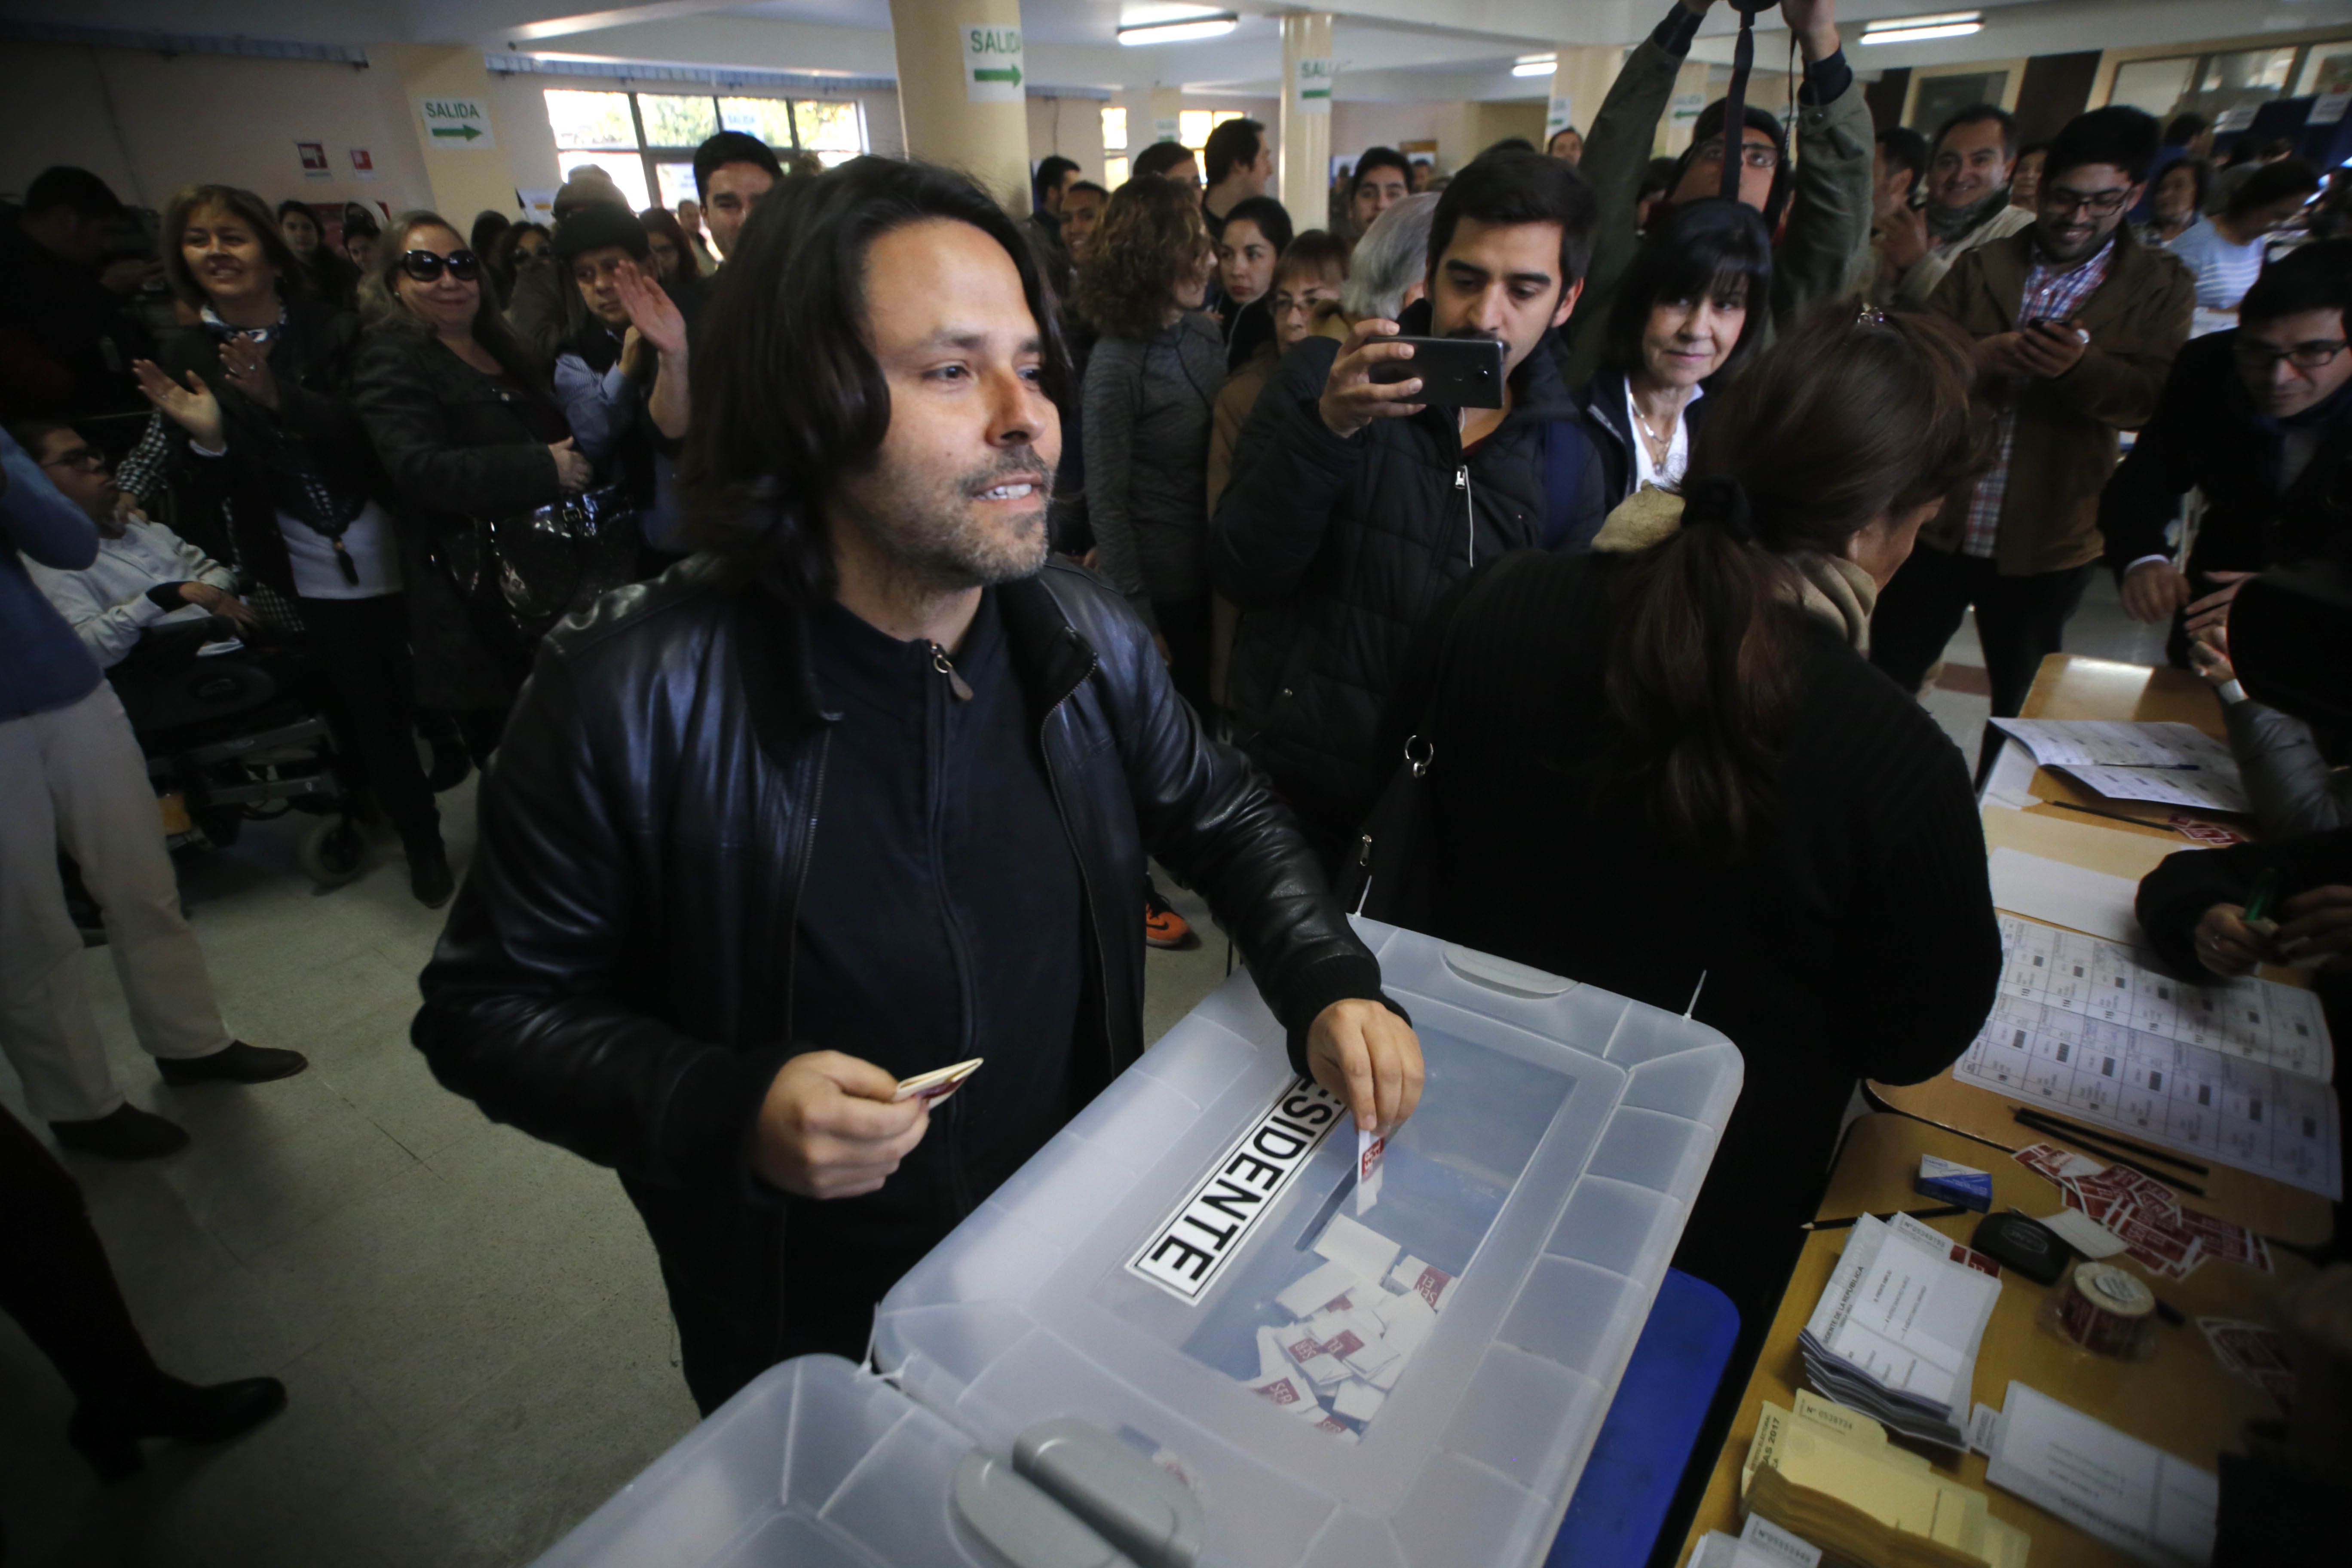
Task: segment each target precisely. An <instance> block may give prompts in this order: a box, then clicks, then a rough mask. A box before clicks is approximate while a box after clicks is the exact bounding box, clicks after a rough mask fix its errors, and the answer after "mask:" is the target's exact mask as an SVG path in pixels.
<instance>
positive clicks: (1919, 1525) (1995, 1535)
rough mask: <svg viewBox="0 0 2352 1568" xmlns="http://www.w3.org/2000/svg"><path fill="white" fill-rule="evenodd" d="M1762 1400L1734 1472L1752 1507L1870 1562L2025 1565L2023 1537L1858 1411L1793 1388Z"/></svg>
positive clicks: (1845, 1558) (1897, 1567)
mask: <svg viewBox="0 0 2352 1568" xmlns="http://www.w3.org/2000/svg"><path fill="white" fill-rule="evenodd" d="M1793 1403H1794V1408H1793V1409H1783V1408H1782V1407H1781V1406H1780V1405H1774V1404H1772V1403H1771V1402H1770V1401H1769V1400H1768V1401H1766V1402H1765V1404H1764V1406H1763V1410H1762V1412H1761V1414H1760V1415H1759V1418H1758V1420H1757V1425H1756V1439H1755V1441H1754V1442H1753V1443H1751V1444H1750V1445H1749V1446H1748V1463H1747V1466H1746V1468H1744V1469H1743V1470H1742V1472H1741V1474H1740V1478H1739V1490H1740V1497H1741V1500H1742V1501H1743V1503H1744V1504H1745V1506H1746V1507H1747V1509H1748V1511H1749V1513H1750V1514H1751V1515H1761V1516H1763V1517H1764V1518H1765V1519H1768V1520H1769V1521H1771V1522H1772V1523H1774V1524H1776V1525H1779V1526H1780V1528H1781V1530H1783V1531H1789V1532H1791V1533H1793V1534H1795V1535H1797V1536H1798V1537H1800V1538H1801V1539H1802V1540H1804V1541H1806V1542H1811V1543H1812V1544H1813V1545H1816V1546H1819V1547H1822V1549H1824V1550H1825V1551H1826V1552H1828V1553H1829V1554H1830V1555H1831V1556H1832V1557H1835V1558H1837V1559H1839V1560H1840V1561H1842V1562H1852V1563H1870V1564H1874V1565H1875V1568H1930V1565H1932V1568H1968V1565H1969V1564H1984V1565H1986V1568H2025V1560H2026V1551H2027V1548H2028V1547H2029V1546H2030V1545H2031V1544H2032V1542H2031V1538H2030V1537H2028V1536H2027V1534H2026V1533H2025V1531H2021V1530H2019V1529H2018V1528H2017V1527H2016V1526H2014V1525H2011V1524H2004V1523H2003V1522H2002V1521H2000V1520H1998V1519H1995V1518H1993V1517H1992V1515H1991V1514H1990V1512H1988V1511H1987V1509H1986V1501H1985V1494H1984V1493H1982V1492H1980V1491H1978V1490H1976V1489H1974V1488H1971V1487H1964V1486H1962V1485H1960V1484H1959V1483H1958V1481H1955V1480H1952V1479H1948V1477H1946V1476H1945V1475H1944V1474H1942V1473H1941V1472H1939V1471H1937V1469H1936V1468H1934V1467H1933V1466H1931V1465H1930V1464H1929V1463H1928V1462H1927V1458H1926V1457H1925V1456H1923V1455H1919V1454H1915V1453H1912V1452H1911V1451H1910V1450H1909V1449H1907V1448H1901V1447H1896V1446H1895V1444H1893V1443H1892V1442H1890V1441H1888V1440H1887V1436H1886V1431H1885V1428H1884V1427H1882V1426H1879V1424H1878V1423H1877V1422H1875V1421H1873V1420H1871V1419H1870V1418H1869V1417H1868V1416H1866V1415H1862V1414H1860V1413H1859V1412H1857V1411H1853V1410H1849V1409H1846V1408H1844V1407H1843V1406H1842V1405H1832V1404H1831V1403H1830V1402H1829V1401H1828V1400H1825V1399H1822V1397H1820V1396H1819V1395H1818V1394H1813V1393H1811V1391H1810V1390H1807V1389H1799V1390H1798V1391H1797V1394H1796V1397H1795V1400H1794V1402H1793Z"/></svg>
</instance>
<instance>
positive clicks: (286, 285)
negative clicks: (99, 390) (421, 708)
mask: <svg viewBox="0 0 2352 1568" xmlns="http://www.w3.org/2000/svg"><path fill="white" fill-rule="evenodd" d="M275 216H276V215H274V214H272V213H271V211H270V210H269V208H268V205H266V204H265V203H264V202H263V201H262V200H261V198H260V197H258V196H257V195H254V194H253V193H251V192H250V191H240V190H236V189H234V188H232V187H230V186H227V185H196V186H193V187H191V188H189V189H187V190H184V191H182V192H181V193H180V194H179V195H177V196H176V197H174V198H173V202H172V205H171V207H170V209H169V210H168V211H166V212H165V214H164V216H163V235H164V236H165V237H166V243H165V245H164V247H163V258H164V259H163V268H164V274H165V276H166V277H167V278H168V279H170V281H171V285H172V289H173V293H175V294H177V295H178V296H179V298H180V300H181V301H182V302H183V303H184V304H185V305H187V306H188V307H189V308H191V309H192V310H196V311H197V312H198V313H199V316H200V322H199V324H198V325H196V326H194V327H191V328H184V329H182V330H181V331H177V332H174V333H173V334H171V335H170V336H168V337H167V338H166V339H165V341H164V342H163V346H162V348H161V350H160V351H159V353H158V356H157V357H158V361H159V362H160V363H151V362H149V361H146V360H141V361H139V362H138V363H136V365H135V366H134V367H133V368H134V371H135V373H136V374H137V375H138V377H139V384H140V389H141V390H142V391H143V392H144V393H146V395H147V398H148V401H149V402H151V403H152V404H154V405H155V406H156V407H157V408H159V409H161V410H162V411H163V415H164V416H165V417H166V418H167V419H169V420H170V421H171V422H172V424H173V426H174V444H175V446H176V447H178V448H179V451H178V452H177V453H176V454H175V457H176V458H177V461H176V462H175V464H174V466H173V471H175V472H176V473H177V474H179V475H180V476H182V477H183V479H184V483H185V485H186V487H187V489H188V490H189V492H190V493H189V499H190V500H192V501H194V502H195V503H196V504H197V506H199V507H200V508H202V509H204V510H214V509H216V508H217V509H220V510H225V511H226V516H227V521H228V527H229V531H230V535H231V537H232V538H234V539H235V541H236V555H237V560H238V563H239V565H240V566H241V567H242V568H243V569H244V570H245V571H246V572H247V574H250V575H252V576H253V577H256V578H257V579H259V580H260V581H261V582H263V583H265V584H268V585H269V586H270V587H272V588H274V589H276V590H277V591H278V593H279V594H281V595H285V596H286V597H287V598H289V599H290V600H291V601H292V602H293V604H294V605H295V608H296V610H297V612H298V613H299V615H300V616H301V618H302V626H303V629H304V630H305V631H306V632H307V633H308V634H309V637H310V645H311V647H312V650H313V651H314V653H315V654H316V655H317V657H318V659H319V662H320V667H321V668H323V670H324V671H325V674H326V676H327V678H328V679H330V680H331V682H332V683H333V685H334V689H335V695H336V697H337V699H338V701H337V710H338V711H337V714H336V719H337V724H336V728H337V732H338V734H339V736H340V737H341V740H342V742H343V744H344V749H345V750H346V751H347V752H349V753H350V754H352V755H353V756H355V757H357V758H358V760H359V762H360V763H361V764H362V766H363V767H364V768H365V770H366V774H367V781H368V784H369V785H370V786H371V788H372V789H373V792H374V794H375V798H376V804H377V805H379V806H381V807H382V808H383V814H384V816H386V817H388V818H390V819H391V822H392V825H393V826H394V827H395V828H397V829H398V830H399V832H400V839H401V843H402V845H403V846H404V847H405V848H406V850H407V853H408V881H409V889H410V890H411V891H412V892H414V893H415V896H416V897H417V898H418V899H419V900H422V901H423V902H424V903H425V904H427V905H428V906H438V905H440V904H441V903H443V902H445V901H446V900H447V899H448V897H449V894H450V891H451V887H452V884H451V880H450V874H449V861H448V858H447V857H446V855H445V854H444V853H443V851H442V847H441V818H440V814H439V812H438V811H437V810H436V809H435V807H434V805H433V791H432V788H431V787H430V785H429V784H427V782H426V780H425V773H424V770H423V769H422V768H420V767H419V766H418V765H417V760H416V742H415V735H414V734H413V732H412V731H413V728H414V722H415V711H414V710H415V697H414V696H413V694H412V693H411V691H410V689H409V682H408V676H407V669H406V661H407V654H408V646H407V645H408V624H407V611H406V600H405V597H404V595H403V593H402V588H403V585H404V574H403V571H402V568H401V563H400V557H399V550H398V545H397V541H396V539H395V536H394V527H393V521H392V518H391V516H390V514H389V513H387V512H386V511H385V510H384V509H383V506H382V505H381V504H379V502H378V500H377V499H376V498H377V496H378V495H379V494H380V493H381V492H382V490H383V475H382V473H381V472H380V470H379V469H378V468H377V467H376V464H375V457H374V454H373V451H372V450H371V449H370V447H369V445H368V439H367V433H366V431H365V430H363V429H362V427H361V426H360V422H359V417H358V416H357V415H356V414H355V413H353V412H352V405H351V403H350V402H349V400H348V396H347V394H348V390H349V384H350V379H351V367H352V356H353V354H354V353H356V351H357V349H358V345H359V323H358V321H357V320H356V319H355V318H353V317H352V315H351V314H350V313H349V312H347V311H343V310H337V309H335V308H334V307H333V306H331V305H330V304H328V303H326V302H325V301H323V300H313V299H310V298H309V297H307V289H306V285H305V274H304V270H303V268H302V264H301V260H300V258H299V257H298V256H297V255H296V253H295V252H294V250H293V248H292V247H290V246H289V244H288V243H287V241H286V238H285V237H284V233H283V231H282V230H281V229H280V228H279V227H278V224H277V222H276V221H275Z"/></svg>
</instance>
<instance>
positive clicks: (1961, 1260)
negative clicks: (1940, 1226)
mask: <svg viewBox="0 0 2352 1568" xmlns="http://www.w3.org/2000/svg"><path fill="white" fill-rule="evenodd" d="M1999 1298H2000V1266H1999V1265H1997V1264H1995V1263H1993V1262H1991V1261H1990V1259H1987V1258H1979V1256H1978V1255H1977V1254H1975V1253H1973V1252H1971V1251H1969V1249H1968V1248H1967V1247H1963V1246H1961V1245H1960V1244H1959V1243H1958V1242H1955V1241H1953V1240H1952V1239H1951V1238H1950V1237H1947V1236H1943V1235H1941V1234H1939V1233H1938V1232H1937V1231H1934V1230H1931V1229H1929V1228H1928V1227H1927V1226H1925V1225H1922V1224H1920V1223H1919V1221H1917V1220H1916V1219H1914V1218H1912V1217H1911V1216H1910V1215H1895V1218H1894V1220H1893V1222H1892V1223H1886V1222H1883V1221H1881V1220H1878V1219H1876V1218H1874V1217H1873V1216H1872V1215H1863V1216H1862V1218H1860V1219H1859V1220H1857V1221H1855V1222H1854V1226H1853V1234H1852V1235H1851V1236H1849V1237H1847V1238H1846V1244H1845V1254H1844V1256H1843V1257H1842V1258H1839V1260H1838V1266H1837V1268H1835V1269H1834V1270H1832V1272H1831V1274H1830V1283H1829V1289H1826V1290H1824V1291H1822V1299H1821V1302H1820V1304H1819V1305H1818V1306H1816V1307H1815V1308H1814V1309H1813V1315H1812V1318H1811V1321H1809V1322H1807V1323H1806V1325H1805V1331H1804V1333H1803V1334H1802V1335H1801V1336H1800V1337H1799V1340H1798V1348H1799V1349H1800V1350H1801V1352H1803V1354H1804V1358H1805V1372H1806V1373H1807V1375H1808V1376H1810V1377H1811V1380H1812V1382H1813V1385H1814V1386H1815V1387H1817V1388H1819V1389H1820V1390H1821V1391H1822V1393H1824V1394H1828V1395H1829V1396H1830V1397H1831V1398H1832V1399H1834V1400H1836V1401H1837V1402H1838V1403H1839V1404H1841V1405H1851V1406H1853V1408H1854V1409H1856V1410H1860V1411H1863V1412H1864V1413H1866V1414H1868V1415H1873V1416H1875V1417H1876V1418H1877V1419H1879V1420H1881V1421H1884V1422H1885V1423H1886V1425H1888V1426H1892V1427H1894V1428H1895V1430H1896V1431H1898V1432H1900V1433H1902V1434H1903V1435H1904V1436H1906V1437H1915V1438H1918V1439H1920V1440H1921V1441H1923V1442H1928V1443H1935V1444H1938V1445H1940V1446H1942V1447H1947V1448H1955V1449H1957V1448H1962V1447H1966V1446H1967V1441H1966V1434H1965V1432H1964V1431H1963V1427H1964V1426H1965V1425H1966V1423H1967V1421H1968V1419H1969V1398H1970V1396H1969V1389H1970V1387H1971V1385H1972V1384H1974V1383H1975V1381H1976V1366H1977V1343H1978V1342H1979V1340H1981V1339H1982V1338H1983V1337H1984V1329H1985V1324H1986V1322H1987V1321H1990V1319H1991V1317H1992V1308H1993V1302H1994V1301H1995V1300H1998V1299H1999Z"/></svg>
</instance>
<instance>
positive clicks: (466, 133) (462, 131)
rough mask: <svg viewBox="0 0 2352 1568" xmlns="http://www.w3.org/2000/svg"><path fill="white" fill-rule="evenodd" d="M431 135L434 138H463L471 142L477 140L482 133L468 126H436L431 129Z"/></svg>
mask: <svg viewBox="0 0 2352 1568" xmlns="http://www.w3.org/2000/svg"><path fill="white" fill-rule="evenodd" d="M433 134H434V135H436V136H463V137H464V138H465V139H466V140H467V141H468V142H471V141H474V140H476V139H477V138H478V137H479V136H480V135H481V134H482V133H481V132H478V131H477V130H475V129H474V128H473V127H472V126H470V125H436V126H435V127H434V128H433Z"/></svg>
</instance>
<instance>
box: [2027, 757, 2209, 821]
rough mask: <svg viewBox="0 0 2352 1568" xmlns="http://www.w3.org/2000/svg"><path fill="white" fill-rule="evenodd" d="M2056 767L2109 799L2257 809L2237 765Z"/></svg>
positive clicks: (2193, 807)
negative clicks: (2225, 770)
mask: <svg viewBox="0 0 2352 1568" xmlns="http://www.w3.org/2000/svg"><path fill="white" fill-rule="evenodd" d="M2056 771H2058V772H2059V773H2064V774H2065V775H2066V776H2067V777H2068V778H2071V779H2073V780H2074V781H2075V782H2076V783H2077V784H2084V785H2085V786H2086V787H2088V788H2091V789H2095V790H2096V791H2098V792H2099V793H2100V794H2101V795H2105V796H2106V797H2107V798H2108V799H2109V800H2146V801H2153V802H2155V803H2156V804H2157V805H2185V806H2187V807H2188V808H2189V810H2191V811H2236V812H2247V813H2251V812H2252V810H2253V809H2254V805H2253V802H2252V801H2251V800H2248V799H2247V798H2246V785H2245V782H2244V781H2243V780H2242V779H2241V778H2240V777H2239V776H2238V773H2237V770H2236V769H2235V768H2232V769H2231V770H2230V771H2229V772H2228V773H2221V772H2218V771H2216V770H2213V769H2210V768H2191V769H2177V770H2176V769H2169V768H2101V767H2093V766H2090V765H2088V764H2087V763H2059V764H2058V767H2057V770H2056Z"/></svg>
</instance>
